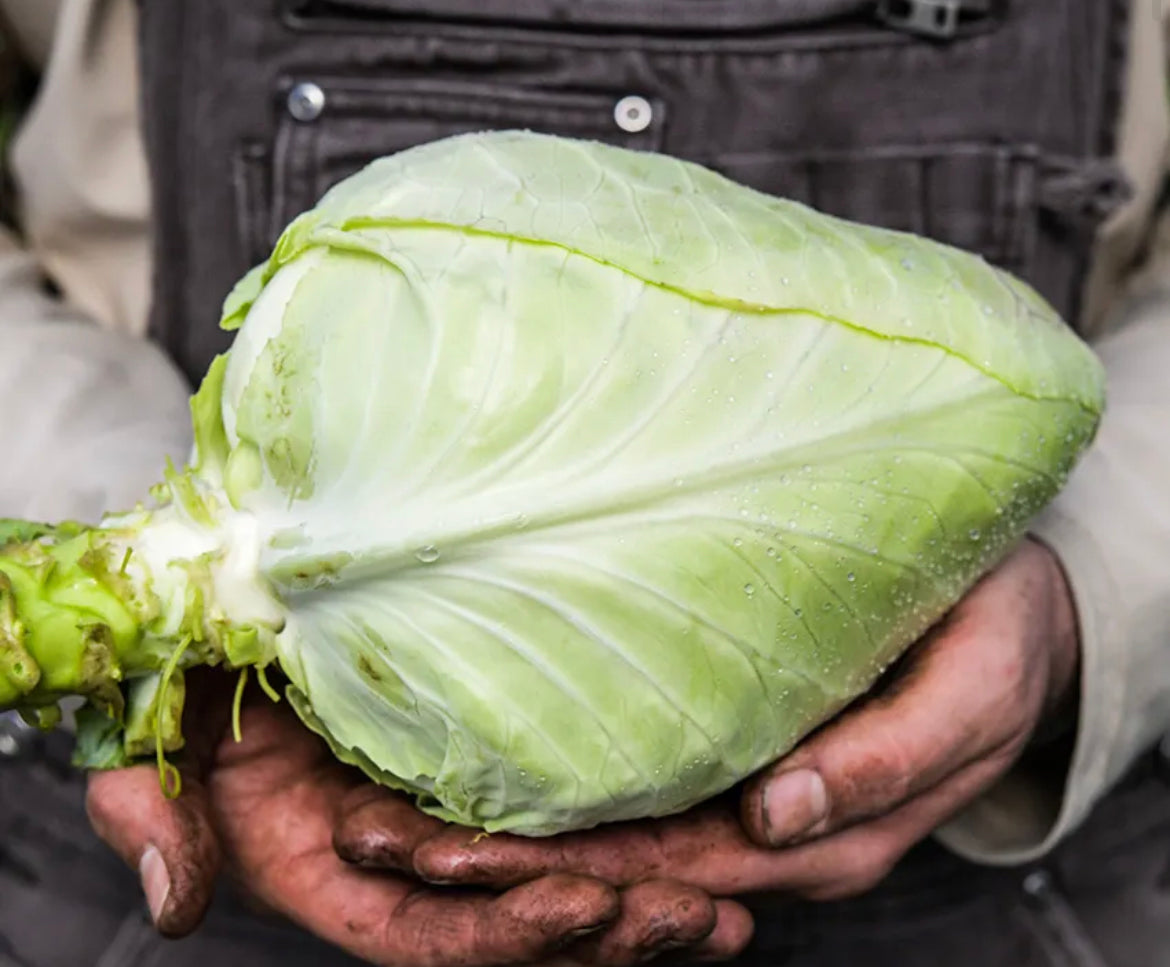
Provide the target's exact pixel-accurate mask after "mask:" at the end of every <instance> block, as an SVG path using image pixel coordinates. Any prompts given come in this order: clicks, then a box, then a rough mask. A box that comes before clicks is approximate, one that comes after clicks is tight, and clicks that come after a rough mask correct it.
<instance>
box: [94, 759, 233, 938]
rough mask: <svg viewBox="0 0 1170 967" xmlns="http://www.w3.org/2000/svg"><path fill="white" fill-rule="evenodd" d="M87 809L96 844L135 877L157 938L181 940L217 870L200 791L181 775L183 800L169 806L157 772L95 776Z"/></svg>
mask: <svg viewBox="0 0 1170 967" xmlns="http://www.w3.org/2000/svg"><path fill="white" fill-rule="evenodd" d="M85 805H86V811H87V812H88V814H89V819H90V822H91V823H92V824H93V828H94V830H95V831H96V832H97V834H98V836H100V837H101V838H102V839H103V840H104V841H105V842H106V843H107V844H108V845H109V846H110V847H111V848H112V849H113V850H114V851H115V852H116V853H117V854H118V855H119V856H121V857H122V860H123V861H124V862H125V863H127V864H128V865H129V866H130V867H131V868H132V869H135V870H137V871H138V875H139V877H140V878H141V880H142V890H143V893H144V894H145V897H146V903H147V906H148V907H149V908H150V915H151V918H152V919H153V920H154V924H155V926H156V927H157V928H158V930H159V932H160V933H162V934H164V935H166V936H169V937H182V936H185V935H187V934H189V933H190V932H191V931H192V930H194V929H195V928H196V927H197V926H198V925H199V923H200V921H201V920H202V919H203V915H204V913H206V911H207V907H208V905H209V904H210V902H211V896H212V892H213V889H214V883H215V877H216V874H217V872H218V870H219V862H220V851H219V842H218V840H217V838H216V835H215V831H214V830H213V828H212V825H211V813H210V808H209V804H208V800H207V791H206V789H205V788H204V786H203V784H202V783H201V782H199V780H198V779H197V778H196V777H194V776H191V775H188V774H184V776H183V783H182V791H181V793H180V794H179V795H178V796H177V797H176V798H174V799H167V798H166V797H165V796H164V795H163V792H162V789H161V788H160V786H159V776H158V770H157V769H156V768H155V767H154V766H153V765H150V766H146V765H143V766H132V767H130V768H126V769H118V770H114V771H111V772H98V773H93V774H92V775H91V776H90V779H89V787H88V790H87V794H86V803H85Z"/></svg>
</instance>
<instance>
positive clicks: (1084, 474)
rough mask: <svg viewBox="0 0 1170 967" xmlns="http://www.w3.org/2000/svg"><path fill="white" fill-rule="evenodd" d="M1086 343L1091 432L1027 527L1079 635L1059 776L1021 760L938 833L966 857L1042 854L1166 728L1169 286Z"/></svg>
mask: <svg viewBox="0 0 1170 967" xmlns="http://www.w3.org/2000/svg"><path fill="white" fill-rule="evenodd" d="M1129 316H1130V318H1129V319H1128V322H1127V324H1125V325H1123V326H1121V327H1120V328H1119V329H1118V330H1117V331H1116V332H1115V333H1114V334H1113V335H1111V336H1109V337H1107V338H1105V339H1104V340H1102V341H1101V342H1100V343H1098V344H1097V346H1096V347H1095V348H1096V349H1097V351H1098V353H1099V355H1100V357H1101V359H1102V360H1103V362H1104V364H1105V367H1106V371H1107V373H1108V380H1109V393H1108V405H1107V410H1106V413H1105V416H1104V418H1103V420H1102V423H1101V427H1100V430H1099V433H1098V436H1097V439H1096V441H1095V442H1094V444H1093V446H1092V447H1091V448H1090V450H1089V452H1088V453H1087V454H1086V456H1085V458H1084V459H1083V461H1082V462H1081V464H1080V465H1079V466H1078V468H1077V469H1076V470H1075V471H1074V473H1073V475H1072V477H1071V479H1070V480H1069V483H1068V486H1067V488H1066V489H1065V491H1064V492H1063V493H1062V494H1061V495H1060V496H1059V497H1058V498H1057V500H1056V501H1055V502H1054V503H1053V505H1052V506H1051V507H1050V508H1049V509H1048V510H1047V511H1046V512H1045V514H1044V515H1043V516H1042V517H1041V518H1040V519H1039V520H1038V521H1037V522H1036V524H1035V527H1034V534H1035V536H1036V538H1037V539H1039V540H1041V541H1042V542H1044V543H1045V544H1047V545H1048V546H1049V547H1050V548H1051V549H1052V550H1053V551H1054V552H1055V553H1056V555H1057V556H1058V558H1059V559H1060V561H1061V563H1062V565H1063V567H1064V570H1065V573H1066V576H1067V578H1068V583H1069V586H1070V589H1071V591H1072V593H1073V597H1074V601H1075V605H1076V610H1077V614H1078V619H1079V622H1080V634H1081V656H1082V660H1081V696H1080V709H1079V718H1078V722H1077V733H1076V738H1075V747H1074V751H1073V754H1072V759H1071V763H1070V766H1069V769H1068V771H1067V774H1066V776H1065V777H1064V781H1063V783H1060V782H1057V783H1054V782H1053V780H1052V778H1051V777H1050V776H1048V775H1041V774H1040V773H1039V772H1036V773H1033V772H1030V771H1029V769H1028V768H1027V767H1021V768H1019V769H1017V770H1016V771H1014V772H1013V773H1011V774H1010V775H1009V776H1008V777H1007V778H1006V779H1005V780H1003V781H1002V782H1001V783H1000V784H999V785H998V786H997V787H995V788H994V789H992V790H991V791H990V792H989V793H988V794H987V795H985V796H984V797H982V798H981V799H980V800H978V801H977V802H976V803H974V805H973V806H971V807H970V808H969V809H968V810H967V811H966V812H965V813H963V814H962V815H961V816H960V817H958V818H957V819H956V820H955V821H954V822H953V823H951V824H950V825H949V826H947V827H946V828H945V829H943V830H942V831H940V834H939V837H940V839H941V840H942V841H943V842H944V843H946V844H947V845H948V846H949V847H950V848H952V849H953V850H955V851H956V852H958V853H960V854H962V855H965V856H967V857H968V858H970V859H972V860H975V861H977V862H984V863H1005V864H1006V863H1018V862H1024V861H1027V860H1030V859H1033V858H1035V857H1037V856H1040V855H1043V854H1044V853H1046V852H1047V851H1048V850H1050V849H1051V848H1052V847H1053V846H1054V845H1055V844H1056V843H1058V842H1059V841H1060V840H1061V839H1062V838H1064V837H1065V836H1066V835H1067V834H1068V833H1069V832H1070V831H1072V830H1073V829H1075V828H1076V826H1077V825H1078V824H1079V823H1080V822H1081V821H1082V820H1083V819H1084V818H1085V817H1086V816H1087V815H1088V813H1089V812H1090V811H1091V810H1092V808H1093V806H1094V805H1095V804H1096V803H1097V802H1098V801H1099V800H1100V799H1101V798H1102V797H1103V796H1104V795H1105V794H1106V793H1107V792H1108V791H1109V789H1110V788H1111V787H1112V786H1113V785H1114V784H1115V783H1116V781H1117V780H1118V779H1119V778H1120V777H1121V776H1122V774H1123V773H1125V772H1126V771H1127V770H1128V769H1129V768H1130V766H1131V765H1132V764H1133V763H1134V761H1135V760H1136V759H1137V758H1138V757H1139V756H1140V755H1141V754H1142V753H1143V752H1144V751H1145V750H1147V749H1149V748H1150V747H1151V746H1152V745H1153V744H1155V743H1156V742H1157V740H1158V738H1159V737H1160V736H1162V735H1163V734H1165V733H1167V732H1168V731H1170V292H1168V291H1161V292H1158V293H1156V294H1153V295H1150V296H1148V297H1147V298H1145V299H1144V300H1143V301H1142V302H1141V303H1140V304H1137V305H1135V306H1134V307H1133V308H1132V309H1131V310H1130V312H1129Z"/></svg>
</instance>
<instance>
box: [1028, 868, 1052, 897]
mask: <svg viewBox="0 0 1170 967" xmlns="http://www.w3.org/2000/svg"><path fill="white" fill-rule="evenodd" d="M1021 886H1022V887H1023V889H1024V892H1025V893H1026V894H1027V895H1028V896H1030V897H1033V898H1036V899H1039V898H1041V897H1044V896H1047V895H1048V894H1049V893H1050V892H1051V891H1052V874H1051V873H1049V872H1048V871H1047V870H1032V871H1031V872H1030V873H1028V875H1027V876H1025V877H1024V882H1023V883H1022V884H1021Z"/></svg>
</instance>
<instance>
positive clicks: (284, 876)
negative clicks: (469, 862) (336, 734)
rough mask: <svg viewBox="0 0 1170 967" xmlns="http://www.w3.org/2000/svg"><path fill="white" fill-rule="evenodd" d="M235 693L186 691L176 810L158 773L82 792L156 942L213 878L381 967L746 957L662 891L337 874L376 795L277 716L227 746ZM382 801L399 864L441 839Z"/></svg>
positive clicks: (723, 924)
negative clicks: (136, 877) (670, 953)
mask: <svg viewBox="0 0 1170 967" xmlns="http://www.w3.org/2000/svg"><path fill="white" fill-rule="evenodd" d="M231 693H232V682H231V681H230V680H229V679H228V677H227V676H226V675H223V674H221V673H218V672H211V671H205V672H203V673H193V674H192V675H191V676H190V684H189V690H188V709H187V721H188V723H189V724H188V726H187V729H186V734H187V735H188V739H189V742H188V747H187V749H185V750H184V752H183V753H182V754H181V755H180V756H178V757H176V759H175V761H176V764H177V765H178V766H179V767H180V771H181V773H182V791H181V793H180V795H179V796H178V797H177V798H176V799H173V800H169V799H166V798H165V797H164V796H163V795H162V792H161V790H160V786H159V777H158V773H157V771H156V769H155V767H154V766H153V765H143V766H134V767H131V768H128V769H122V770H117V771H113V772H104V773H97V774H94V775H93V776H92V777H91V779H90V784H89V792H88V799H87V807H88V810H89V814H90V818H91V821H92V823H93V825H94V828H95V829H96V830H97V832H98V834H99V835H100V836H101V837H102V838H103V839H105V840H106V842H107V843H109V844H110V845H111V846H112V847H113V848H114V849H115V850H116V851H117V852H118V853H119V854H120V855H121V856H122V858H123V859H124V860H125V861H126V862H127V863H129V864H130V865H131V866H132V867H134V868H136V869H137V870H138V871H139V873H140V875H141V877H142V881H143V887H144V890H145V892H146V897H147V901H148V904H149V906H150V909H151V913H152V916H153V917H154V920H155V923H156V925H157V927H158V929H159V930H160V931H161V932H162V933H164V934H166V935H169V936H173V937H179V936H183V935H185V934H188V933H190V932H191V931H193V930H194V929H196V927H197V926H198V924H199V922H200V921H201V919H202V917H203V915H204V912H205V910H206V908H207V906H208V904H209V902H210V899H211V894H212V889H213V884H214V881H215V879H216V877H217V875H218V874H219V873H220V872H221V871H223V872H226V873H227V874H228V875H230V876H231V877H232V878H233V879H234V880H235V881H236V883H237V885H238V887H239V888H240V889H241V890H242V891H243V893H244V894H245V895H246V896H248V897H250V898H251V899H252V900H253V901H254V902H255V903H256V904H257V905H258V906H260V907H262V908H266V909H267V910H269V911H271V912H273V913H275V914H277V915H281V916H284V917H286V918H288V919H289V920H291V921H293V922H294V923H297V924H299V925H300V926H302V927H304V928H305V929H307V930H309V931H310V932H312V933H314V934H316V935H317V936H319V937H321V938H323V939H324V940H326V941H328V942H331V943H333V944H335V945H336V946H338V947H340V948H342V949H344V950H345V951H347V952H349V953H351V954H353V955H355V956H357V957H358V958H361V959H363V960H366V961H369V962H371V963H374V964H382V965H390V967H399V965H401V967H407V965H409V967H429V965H435V967H446V965H460V967H470V965H481V964H482V965H488V964H492V965H495V964H499V965H505V964H529V963H533V962H539V961H541V960H542V959H545V958H549V957H551V956H552V955H554V954H556V955H557V956H559V957H562V958H564V959H563V960H562V962H565V963H569V962H571V963H590V964H606V965H622V964H627V963H634V962H638V961H639V960H641V959H643V958H644V957H645V956H648V955H650V954H653V953H654V952H656V951H659V950H664V949H673V948H680V947H691V948H693V949H694V950H695V952H696V953H697V954H699V955H704V954H710V955H719V954H720V952H721V951H722V950H724V949H726V948H727V946H728V943H731V944H732V945H733V946H734V947H735V949H738V946H742V944H743V942H746V936H745V932H746V933H750V929H751V924H750V919H747V914H746V912H744V911H742V910H741V909H740V908H738V907H737V906H736V907H728V906H727V905H726V904H724V905H722V906H721V905H717V904H716V903H715V902H714V901H713V900H712V899H711V898H710V897H709V896H707V895H706V894H705V893H704V892H703V891H701V890H699V889H697V888H695V887H693V886H688V885H683V884H680V883H676V882H672V881H669V880H665V879H661V878H659V879H654V880H651V881H648V882H643V883H640V884H639V885H638V886H636V887H631V888H629V889H624V890H619V889H615V888H613V887H612V886H610V885H608V884H605V883H602V882H601V881H599V880H597V879H595V878H591V877H588V876H584V875H580V874H574V873H562V872H554V873H550V874H549V875H548V876H537V877H526V878H525V882H524V883H523V884H522V885H519V886H516V887H514V888H511V889H507V890H506V891H503V892H498V893H497V892H493V891H489V890H486V889H478V890H443V889H436V888H434V887H428V886H426V885H424V884H422V883H421V882H419V881H418V880H417V879H416V878H413V877H409V876H403V875H398V874H388V873H385V872H380V871H377V872H375V871H370V870H365V869H361V868H359V867H357V866H354V865H352V864H349V863H346V862H343V861H342V860H341V859H340V858H339V857H338V855H337V853H336V852H335V850H334V847H333V843H332V836H333V832H334V829H335V827H336V825H337V823H338V821H339V819H340V816H341V808H342V803H343V801H348V802H349V803H350V804H351V805H353V804H358V805H360V803H361V801H362V797H363V796H366V797H368V796H370V795H371V794H373V795H378V791H377V790H376V789H375V788H374V787H372V786H370V784H369V783H367V782H365V781H364V780H363V778H362V777H361V776H360V775H358V774H357V773H356V772H355V771H353V770H350V769H348V768H346V767H344V766H342V765H341V764H339V763H338V762H337V761H336V760H335V759H334V758H333V757H332V755H331V754H330V753H329V751H328V749H327V748H326V747H325V745H324V744H323V743H322V742H321V741H320V740H319V739H318V738H317V737H316V736H314V735H313V734H312V733H310V732H309V731H308V730H307V729H305V728H304V727H303V726H302V725H301V723H300V721H299V720H298V719H297V718H296V716H295V714H294V713H293V712H292V710H291V709H290V708H289V707H288V705H287V703H281V704H279V705H272V704H271V703H270V702H269V701H268V700H267V699H266V698H264V697H263V696H259V697H258V698H250V699H249V700H248V701H247V702H246V704H245V707H244V709H243V713H242V717H241V725H242V741H241V742H239V743H237V742H235V741H234V739H233V738H232V737H231V734H230V730H229V727H228V725H229V716H230V711H229V710H230V699H231ZM347 797H348V799H347ZM379 801H380V802H381V803H382V806H383V808H382V812H381V814H380V815H381V819H382V821H383V822H384V823H386V824H387V828H392V831H393V836H394V837H395V839H396V841H397V842H399V843H401V844H403V848H404V849H411V848H413V846H415V845H418V844H421V843H422V842H424V841H425V840H427V839H428V838H431V837H434V836H435V835H437V834H438V833H439V832H440V831H441V829H442V828H443V827H442V824H441V823H440V822H439V821H438V820H434V819H431V818H429V817H427V816H424V815H423V814H422V813H420V812H418V811H417V810H415V809H414V808H413V807H411V806H409V805H408V804H407V803H406V802H405V801H403V800H401V799H397V798H395V797H384V798H383V797H381V796H379ZM745 920H746V923H745Z"/></svg>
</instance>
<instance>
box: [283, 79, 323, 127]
mask: <svg viewBox="0 0 1170 967" xmlns="http://www.w3.org/2000/svg"><path fill="white" fill-rule="evenodd" d="M324 110H325V92H324V91H323V90H321V88H320V87H318V86H317V85H316V84H314V83H313V82H312V81H302V82H301V83H300V84H297V85H296V86H295V87H293V89H292V90H291V91H289V92H288V113H289V114H291V115H292V116H293V118H295V119H296V120H297V121H316V120H317V118H319V117H320V116H321V112H322V111H324Z"/></svg>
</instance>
